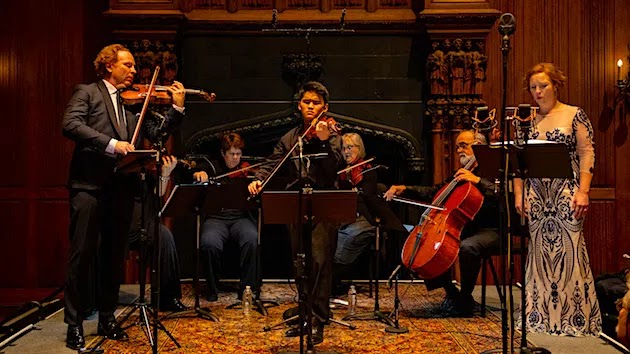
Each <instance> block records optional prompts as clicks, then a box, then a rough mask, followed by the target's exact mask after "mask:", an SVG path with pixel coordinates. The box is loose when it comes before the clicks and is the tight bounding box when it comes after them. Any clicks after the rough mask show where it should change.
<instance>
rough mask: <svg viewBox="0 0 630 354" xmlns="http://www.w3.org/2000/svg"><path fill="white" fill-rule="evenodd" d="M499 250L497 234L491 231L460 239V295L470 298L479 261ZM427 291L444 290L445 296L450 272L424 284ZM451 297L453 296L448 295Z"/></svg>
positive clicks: (479, 232) (478, 268)
mask: <svg viewBox="0 0 630 354" xmlns="http://www.w3.org/2000/svg"><path fill="white" fill-rule="evenodd" d="M498 249H499V234H497V232H496V231H495V230H492V229H480V230H478V231H477V232H476V233H474V234H472V235H470V236H468V237H466V238H464V239H462V241H461V242H460V244H459V272H460V274H461V294H462V296H464V297H471V296H472V292H473V289H474V288H475V284H476V283H477V276H478V275H479V271H480V270H481V260H482V259H483V257H484V256H485V255H489V254H491V253H492V252H496V251H497V250H498ZM425 284H426V285H427V289H428V290H433V289H437V288H445V289H446V291H447V294H449V291H451V289H452V283H451V272H450V270H448V271H446V272H444V273H443V274H442V275H440V276H438V277H437V278H435V279H429V280H427V281H426V282H425ZM449 295H453V294H449Z"/></svg>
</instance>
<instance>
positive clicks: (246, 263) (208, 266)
mask: <svg viewBox="0 0 630 354" xmlns="http://www.w3.org/2000/svg"><path fill="white" fill-rule="evenodd" d="M243 148H245V141H244V140H243V138H242V137H241V136H240V135H239V134H237V133H229V134H226V135H224V136H223V137H222V138H221V156H222V159H220V160H219V161H215V162H212V164H211V165H210V166H207V167H206V166H204V167H203V168H204V170H203V171H198V172H195V173H193V178H194V179H195V181H197V182H208V180H209V176H219V175H225V174H226V173H228V172H234V173H233V174H230V175H228V176H226V177H225V178H245V177H247V176H248V175H249V174H253V171H252V170H251V169H249V170H244V171H239V170H241V169H243V168H245V167H248V166H249V163H248V162H244V161H241V156H242V155H243ZM255 220H256V219H255V217H254V216H253V215H252V214H251V213H250V212H248V211H245V210H234V209H223V210H222V211H220V212H218V213H217V214H214V215H210V216H209V217H208V218H207V219H206V220H205V222H204V223H203V225H202V227H201V240H200V241H201V242H200V246H201V247H200V248H201V251H200V252H201V255H200V256H201V262H202V268H203V271H204V273H205V277H206V283H207V286H208V293H207V294H206V300H208V301H217V300H218V294H219V290H218V283H219V279H220V275H221V264H222V261H221V256H222V255H223V248H224V246H225V244H226V243H228V242H233V243H236V244H237V245H238V247H239V254H240V257H241V258H240V268H241V269H240V271H241V272H240V274H241V275H240V288H239V292H238V294H237V297H238V299H241V297H242V296H243V290H244V289H245V287H246V286H248V285H249V286H251V288H252V291H253V293H254V298H256V299H257V298H258V296H259V295H260V284H259V282H258V281H257V280H256V248H257V247H258V229H257V227H256V221H255Z"/></svg>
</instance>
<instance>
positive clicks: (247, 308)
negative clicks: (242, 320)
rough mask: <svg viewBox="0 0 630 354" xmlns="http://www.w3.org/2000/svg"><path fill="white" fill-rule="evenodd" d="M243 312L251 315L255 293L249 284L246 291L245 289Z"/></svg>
mask: <svg viewBox="0 0 630 354" xmlns="http://www.w3.org/2000/svg"><path fill="white" fill-rule="evenodd" d="M241 301H242V303H243V314H245V315H249V314H250V313H251V312H252V302H253V301H254V295H253V293H252V288H251V286H249V285H247V286H246V287H245V291H243V300H241Z"/></svg>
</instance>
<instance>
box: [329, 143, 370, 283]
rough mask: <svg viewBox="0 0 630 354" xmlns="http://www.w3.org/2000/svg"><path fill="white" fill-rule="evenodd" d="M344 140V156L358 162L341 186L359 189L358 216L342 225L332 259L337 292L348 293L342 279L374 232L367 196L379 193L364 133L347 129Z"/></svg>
mask: <svg viewBox="0 0 630 354" xmlns="http://www.w3.org/2000/svg"><path fill="white" fill-rule="evenodd" d="M341 140H342V142H343V144H342V150H343V158H344V160H345V161H346V164H347V165H348V167H351V166H356V167H354V168H352V169H351V170H348V171H346V172H342V173H341V174H340V175H339V188H340V189H356V190H358V191H359V195H358V196H357V219H356V221H355V222H353V223H349V224H345V225H342V226H341V227H340V228H339V230H338V232H337V235H338V237H337V250H336V251H335V257H334V263H333V279H334V282H333V284H334V285H335V290H334V291H335V293H337V294H338V295H341V294H343V293H345V291H344V289H342V288H341V286H340V285H339V282H340V281H341V280H342V279H344V278H347V277H348V276H349V275H350V273H351V271H352V268H353V266H354V265H355V263H356V261H357V259H358V258H359V256H361V254H362V253H363V252H365V250H367V249H368V248H369V247H370V244H371V243H372V242H373V241H372V240H373V239H374V236H375V228H374V223H375V222H374V217H373V216H372V213H370V210H369V209H368V206H367V205H366V199H368V198H374V197H376V182H377V177H378V176H377V173H376V170H370V169H371V168H372V165H370V164H369V163H364V164H361V163H362V162H364V159H365V145H364V144H363V140H362V139H361V136H360V135H359V134H357V133H347V134H344V135H343V136H342V137H341Z"/></svg>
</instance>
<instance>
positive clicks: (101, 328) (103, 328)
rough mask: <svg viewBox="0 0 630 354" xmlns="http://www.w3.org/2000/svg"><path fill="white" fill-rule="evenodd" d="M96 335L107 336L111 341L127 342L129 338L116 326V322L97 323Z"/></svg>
mask: <svg viewBox="0 0 630 354" xmlns="http://www.w3.org/2000/svg"><path fill="white" fill-rule="evenodd" d="M96 334H97V335H99V336H107V338H109V339H112V340H121V341H125V340H129V336H128V335H127V333H126V332H125V330H124V329H122V328H120V327H118V326H116V321H110V322H100V321H99V323H98V329H97V330H96Z"/></svg>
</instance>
